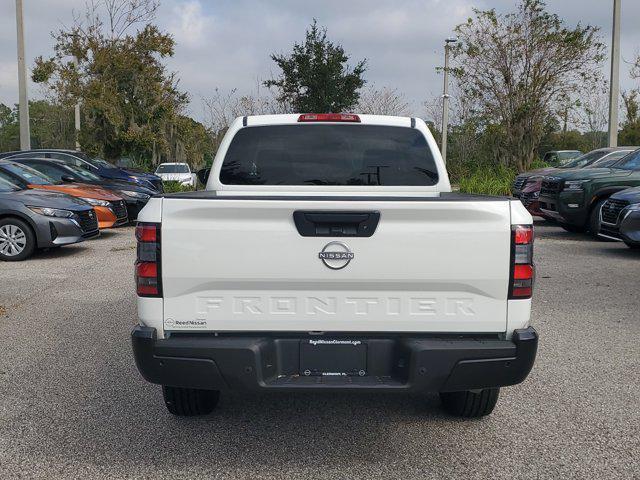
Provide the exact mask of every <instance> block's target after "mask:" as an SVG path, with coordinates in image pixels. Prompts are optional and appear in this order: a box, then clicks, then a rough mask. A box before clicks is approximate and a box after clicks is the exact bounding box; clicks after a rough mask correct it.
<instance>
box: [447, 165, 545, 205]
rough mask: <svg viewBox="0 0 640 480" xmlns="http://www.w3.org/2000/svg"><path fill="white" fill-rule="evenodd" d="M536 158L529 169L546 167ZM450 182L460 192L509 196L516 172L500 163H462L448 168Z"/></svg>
mask: <svg viewBox="0 0 640 480" xmlns="http://www.w3.org/2000/svg"><path fill="white" fill-rule="evenodd" d="M547 166H548V165H546V164H545V163H543V162H542V161H540V160H536V161H534V162H533V164H532V165H531V167H530V169H531V170H533V169H536V168H544V167H547ZM450 173H451V182H452V183H453V184H457V185H458V186H459V187H460V192H463V193H474V194H479V195H497V196H503V195H506V196H511V184H512V183H513V180H514V178H515V177H516V175H517V174H518V172H517V171H516V170H515V169H513V168H507V167H504V166H502V165H486V164H485V165H483V164H462V165H452V166H451V168H450Z"/></svg>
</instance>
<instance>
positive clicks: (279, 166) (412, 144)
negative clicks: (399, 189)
mask: <svg viewBox="0 0 640 480" xmlns="http://www.w3.org/2000/svg"><path fill="white" fill-rule="evenodd" d="M220 181H221V182H222V183H223V184H226V185H380V186H403V185H406V186H429V185H435V184H436V183H438V171H437V168H436V164H435V161H434V159H433V155H432V154H431V149H430V148H429V146H428V144H427V140H426V139H425V137H424V135H422V134H421V133H420V132H419V131H418V130H415V129H412V128H405V127H388V126H380V125H272V126H263V127H248V128H243V129H242V130H239V131H238V132H237V133H236V135H235V136H234V137H233V140H232V141H231V145H230V146H229V150H228V151H227V154H226V156H225V159H224V162H223V164H222V169H221V172H220Z"/></svg>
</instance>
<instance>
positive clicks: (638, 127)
mask: <svg viewBox="0 0 640 480" xmlns="http://www.w3.org/2000/svg"><path fill="white" fill-rule="evenodd" d="M638 96H639V92H638V90H631V91H630V92H624V93H623V94H622V101H623V102H624V108H625V113H626V118H625V121H624V123H623V124H622V130H621V131H620V135H619V138H618V140H619V142H620V145H640V104H639V102H638Z"/></svg>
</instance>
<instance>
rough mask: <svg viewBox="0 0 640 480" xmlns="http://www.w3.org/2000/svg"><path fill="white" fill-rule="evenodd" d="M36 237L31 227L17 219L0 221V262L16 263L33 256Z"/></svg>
mask: <svg viewBox="0 0 640 480" xmlns="http://www.w3.org/2000/svg"><path fill="white" fill-rule="evenodd" d="M35 248H36V235H35V233H33V230H32V229H31V227H30V226H29V225H28V224H27V223H26V222H24V221H23V220H19V219H17V218H4V219H2V220H0V260H5V261H7V262H18V261H20V260H24V259H25V258H28V257H30V256H31V254H33V251H34V250H35Z"/></svg>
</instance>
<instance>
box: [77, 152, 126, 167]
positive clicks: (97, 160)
mask: <svg viewBox="0 0 640 480" xmlns="http://www.w3.org/2000/svg"><path fill="white" fill-rule="evenodd" d="M73 155H74V156H76V157H78V158H81V159H82V160H84V161H85V162H89V163H90V164H91V165H93V166H101V167H106V168H118V167H116V166H115V165H114V164H113V163H109V162H107V161H106V160H104V159H102V158H100V157H92V156H90V155H87V154H86V153H84V152H74V153H73Z"/></svg>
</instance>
